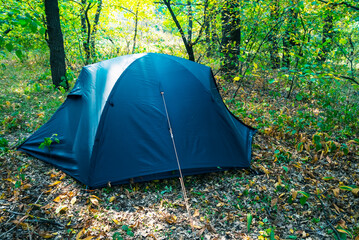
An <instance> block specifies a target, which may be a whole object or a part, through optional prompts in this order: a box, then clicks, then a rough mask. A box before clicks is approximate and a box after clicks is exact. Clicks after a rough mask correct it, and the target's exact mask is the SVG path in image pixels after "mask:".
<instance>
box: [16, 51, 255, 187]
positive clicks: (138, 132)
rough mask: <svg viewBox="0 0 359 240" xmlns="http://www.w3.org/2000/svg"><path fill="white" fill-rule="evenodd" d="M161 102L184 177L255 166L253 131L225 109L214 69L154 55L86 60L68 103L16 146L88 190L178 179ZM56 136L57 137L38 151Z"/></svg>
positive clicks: (166, 56) (66, 101) (69, 95)
mask: <svg viewBox="0 0 359 240" xmlns="http://www.w3.org/2000/svg"><path fill="white" fill-rule="evenodd" d="M161 93H163V97H164V99H163V98H162V94H161ZM163 100H165V102H166V106H167V110H168V116H169V120H170V124H171V126H172V132H173V137H174V140H175V144H176V148H177V152H178V157H179V161H180V164H181V169H182V172H183V174H184V175H194V174H200V173H207V172H213V171H221V170H226V169H232V168H246V167H249V166H250V161H251V145H252V138H253V135H254V133H255V132H256V130H255V129H253V128H251V127H249V126H246V125H245V124H244V123H242V122H241V121H240V120H239V119H237V118H236V117H235V116H234V115H233V114H231V112H230V111H229V110H228V109H227V107H226V106H225V104H224V103H223V101H222V98H221V96H220V94H219V92H218V89H217V86H216V83H215V80H214V77H213V74H212V71H211V69H210V68H209V67H207V66H204V65H201V64H198V63H195V62H192V61H189V60H186V59H183V58H179V57H174V56H170V55H165V54H157V53H147V54H134V55H127V56H122V57H118V58H114V59H110V60H107V61H103V62H99V63H95V64H92V65H88V66H85V67H84V68H83V69H82V71H81V73H80V75H79V77H78V80H77V82H76V83H75V86H74V88H73V89H72V91H71V92H70V93H69V94H68V96H67V99H66V100H65V102H64V103H63V104H62V105H61V106H60V108H59V109H58V110H57V111H56V113H55V114H54V115H53V116H52V117H51V119H50V120H49V121H48V122H47V123H46V124H44V125H43V126H42V127H40V128H39V129H38V130H37V131H36V132H35V133H34V134H33V135H31V136H30V137H29V138H28V139H27V140H26V141H25V142H24V143H23V144H22V145H20V146H19V148H18V149H19V150H21V151H23V152H26V153H28V154H30V155H33V156H34V157H36V158H39V159H41V160H43V161H45V162H48V163H51V164H53V165H54V166H56V167H58V168H59V169H61V170H63V171H64V172H66V173H67V174H69V175H71V176H72V177H74V178H75V179H77V180H79V181H80V182H82V183H84V184H85V185H87V186H89V187H91V188H96V187H102V186H106V185H107V184H108V183H109V182H110V183H111V184H112V185H114V184H123V183H128V182H129V181H134V182H140V181H148V180H154V179H161V178H168V177H176V176H178V174H179V173H178V166H177V161H176V156H175V152H174V147H173V144H172V139H171V135H170V131H169V124H168V119H167V116H166V111H165V105H164V101H163ZM53 134H56V138H57V139H58V140H59V142H58V143H57V142H56V141H53V143H52V144H51V145H50V146H49V147H44V148H42V149H40V148H39V145H40V144H41V143H42V142H43V141H44V138H48V137H51V136H53ZM54 136H55V135H54Z"/></svg>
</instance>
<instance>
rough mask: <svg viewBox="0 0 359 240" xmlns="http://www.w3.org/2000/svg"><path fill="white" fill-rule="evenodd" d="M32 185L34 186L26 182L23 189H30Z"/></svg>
mask: <svg viewBox="0 0 359 240" xmlns="http://www.w3.org/2000/svg"><path fill="white" fill-rule="evenodd" d="M31 187H32V186H31V184H25V185H23V186H21V189H23V190H26V189H29V188H31Z"/></svg>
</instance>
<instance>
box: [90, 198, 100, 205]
mask: <svg viewBox="0 0 359 240" xmlns="http://www.w3.org/2000/svg"><path fill="white" fill-rule="evenodd" d="M90 201H91V203H92V204H94V205H96V206H98V205H99V203H98V200H97V199H96V198H90Z"/></svg>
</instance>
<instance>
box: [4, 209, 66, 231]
mask: <svg viewBox="0 0 359 240" xmlns="http://www.w3.org/2000/svg"><path fill="white" fill-rule="evenodd" d="M5 212H8V213H12V214H15V215H21V216H28V217H30V218H33V220H34V221H33V222H45V223H50V224H53V225H56V226H59V227H61V228H63V227H64V226H63V225H62V224H60V223H58V222H55V221H53V220H50V219H47V218H42V217H37V216H33V215H30V214H25V213H20V212H14V211H11V210H5ZM27 221H29V222H31V220H27Z"/></svg>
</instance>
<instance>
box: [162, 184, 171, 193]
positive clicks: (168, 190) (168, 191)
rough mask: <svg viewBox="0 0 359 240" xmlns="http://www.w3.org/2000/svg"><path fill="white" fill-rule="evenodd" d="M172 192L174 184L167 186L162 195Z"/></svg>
mask: <svg viewBox="0 0 359 240" xmlns="http://www.w3.org/2000/svg"><path fill="white" fill-rule="evenodd" d="M170 192H172V186H169V187H168V186H165V190H163V191H161V195H163V194H165V193H170Z"/></svg>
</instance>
